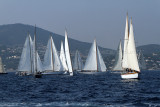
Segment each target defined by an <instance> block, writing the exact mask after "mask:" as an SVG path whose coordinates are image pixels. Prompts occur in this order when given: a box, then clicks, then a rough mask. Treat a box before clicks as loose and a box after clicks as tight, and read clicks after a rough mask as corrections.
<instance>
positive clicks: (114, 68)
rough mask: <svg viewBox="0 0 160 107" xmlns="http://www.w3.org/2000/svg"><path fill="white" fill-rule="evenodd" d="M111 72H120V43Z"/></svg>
mask: <svg viewBox="0 0 160 107" xmlns="http://www.w3.org/2000/svg"><path fill="white" fill-rule="evenodd" d="M112 70H113V71H122V70H123V68H122V45H121V41H120V43H119V46H118V49H117V52H116V57H115V63H114V66H113V69H112Z"/></svg>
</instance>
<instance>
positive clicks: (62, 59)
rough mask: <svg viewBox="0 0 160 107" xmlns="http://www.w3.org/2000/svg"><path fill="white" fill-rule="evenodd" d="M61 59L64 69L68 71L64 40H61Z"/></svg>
mask: <svg viewBox="0 0 160 107" xmlns="http://www.w3.org/2000/svg"><path fill="white" fill-rule="evenodd" d="M60 60H61V62H62V65H63V68H64V71H68V67H67V63H66V57H65V53H64V48H63V42H62V41H61V50H60Z"/></svg>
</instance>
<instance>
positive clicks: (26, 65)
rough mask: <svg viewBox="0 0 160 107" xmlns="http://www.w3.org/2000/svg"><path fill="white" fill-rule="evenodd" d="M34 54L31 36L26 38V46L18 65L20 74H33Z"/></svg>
mask: <svg viewBox="0 0 160 107" xmlns="http://www.w3.org/2000/svg"><path fill="white" fill-rule="evenodd" d="M32 55H33V53H32V38H31V36H30V35H28V36H27V37H26V40H25V44H24V47H23V50H22V54H21V58H20V61H19V65H18V70H17V71H18V73H19V74H25V75H28V74H31V73H33V63H32V58H33V56H32Z"/></svg>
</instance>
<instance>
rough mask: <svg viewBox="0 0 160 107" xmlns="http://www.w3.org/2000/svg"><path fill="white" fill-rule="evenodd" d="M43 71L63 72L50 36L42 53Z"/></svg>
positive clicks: (47, 72) (57, 73) (49, 72)
mask: <svg viewBox="0 0 160 107" xmlns="http://www.w3.org/2000/svg"><path fill="white" fill-rule="evenodd" d="M43 65H44V71H45V72H43V73H42V74H56V75H59V74H63V73H64V69H63V65H62V63H61V60H60V58H59V55H58V53H57V49H56V47H55V44H54V41H53V39H52V36H51V37H50V39H49V40H48V44H47V49H46V52H45V55H44V62H43Z"/></svg>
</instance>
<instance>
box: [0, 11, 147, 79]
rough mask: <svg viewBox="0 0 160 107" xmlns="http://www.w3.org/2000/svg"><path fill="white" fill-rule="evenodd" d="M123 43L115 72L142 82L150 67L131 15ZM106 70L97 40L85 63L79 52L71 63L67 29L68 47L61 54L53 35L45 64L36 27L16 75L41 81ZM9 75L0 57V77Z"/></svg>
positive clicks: (48, 45) (61, 49) (46, 52)
mask: <svg viewBox="0 0 160 107" xmlns="http://www.w3.org/2000/svg"><path fill="white" fill-rule="evenodd" d="M123 43H124V44H123V49H122V42H121V40H120V42H119V45H118V48H117V52H116V56H115V63H114V65H113V68H112V71H113V72H114V71H118V72H119V73H121V74H120V75H121V78H123V79H138V78H139V74H140V69H145V68H146V65H145V61H144V58H143V54H142V52H141V51H140V52H139V53H138V54H137V51H136V46H135V39H134V32H133V22H132V18H131V19H130V24H129V19H128V13H127V17H126V27H125V35H124V40H123ZM106 71H107V68H106V64H105V62H104V60H103V57H102V55H101V52H100V50H99V48H98V45H97V42H96V39H94V41H93V43H92V45H91V48H90V50H89V53H88V56H87V58H86V61H85V62H84V61H83V59H82V57H81V53H80V51H78V50H76V52H75V55H74V58H73V60H71V56H70V47H69V41H68V34H67V30H65V40H64V44H63V41H61V48H60V50H59V51H58V50H57V48H56V45H55V43H54V40H53V38H52V35H50V38H49V39H48V43H47V47H46V51H45V54H44V59H43V62H42V61H41V59H40V57H39V54H38V51H37V45H36V27H35V34H34V40H32V38H31V36H30V34H29V33H28V35H27V37H26V40H25V43H24V47H23V50H22V54H21V58H20V61H19V65H18V69H17V72H16V73H17V74H18V75H26V76H30V75H33V76H34V77H36V78H41V77H42V75H70V76H73V75H74V74H102V73H105V72H106ZM5 73H6V72H5V71H4V67H3V64H2V60H1V58H0V74H5Z"/></svg>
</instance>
